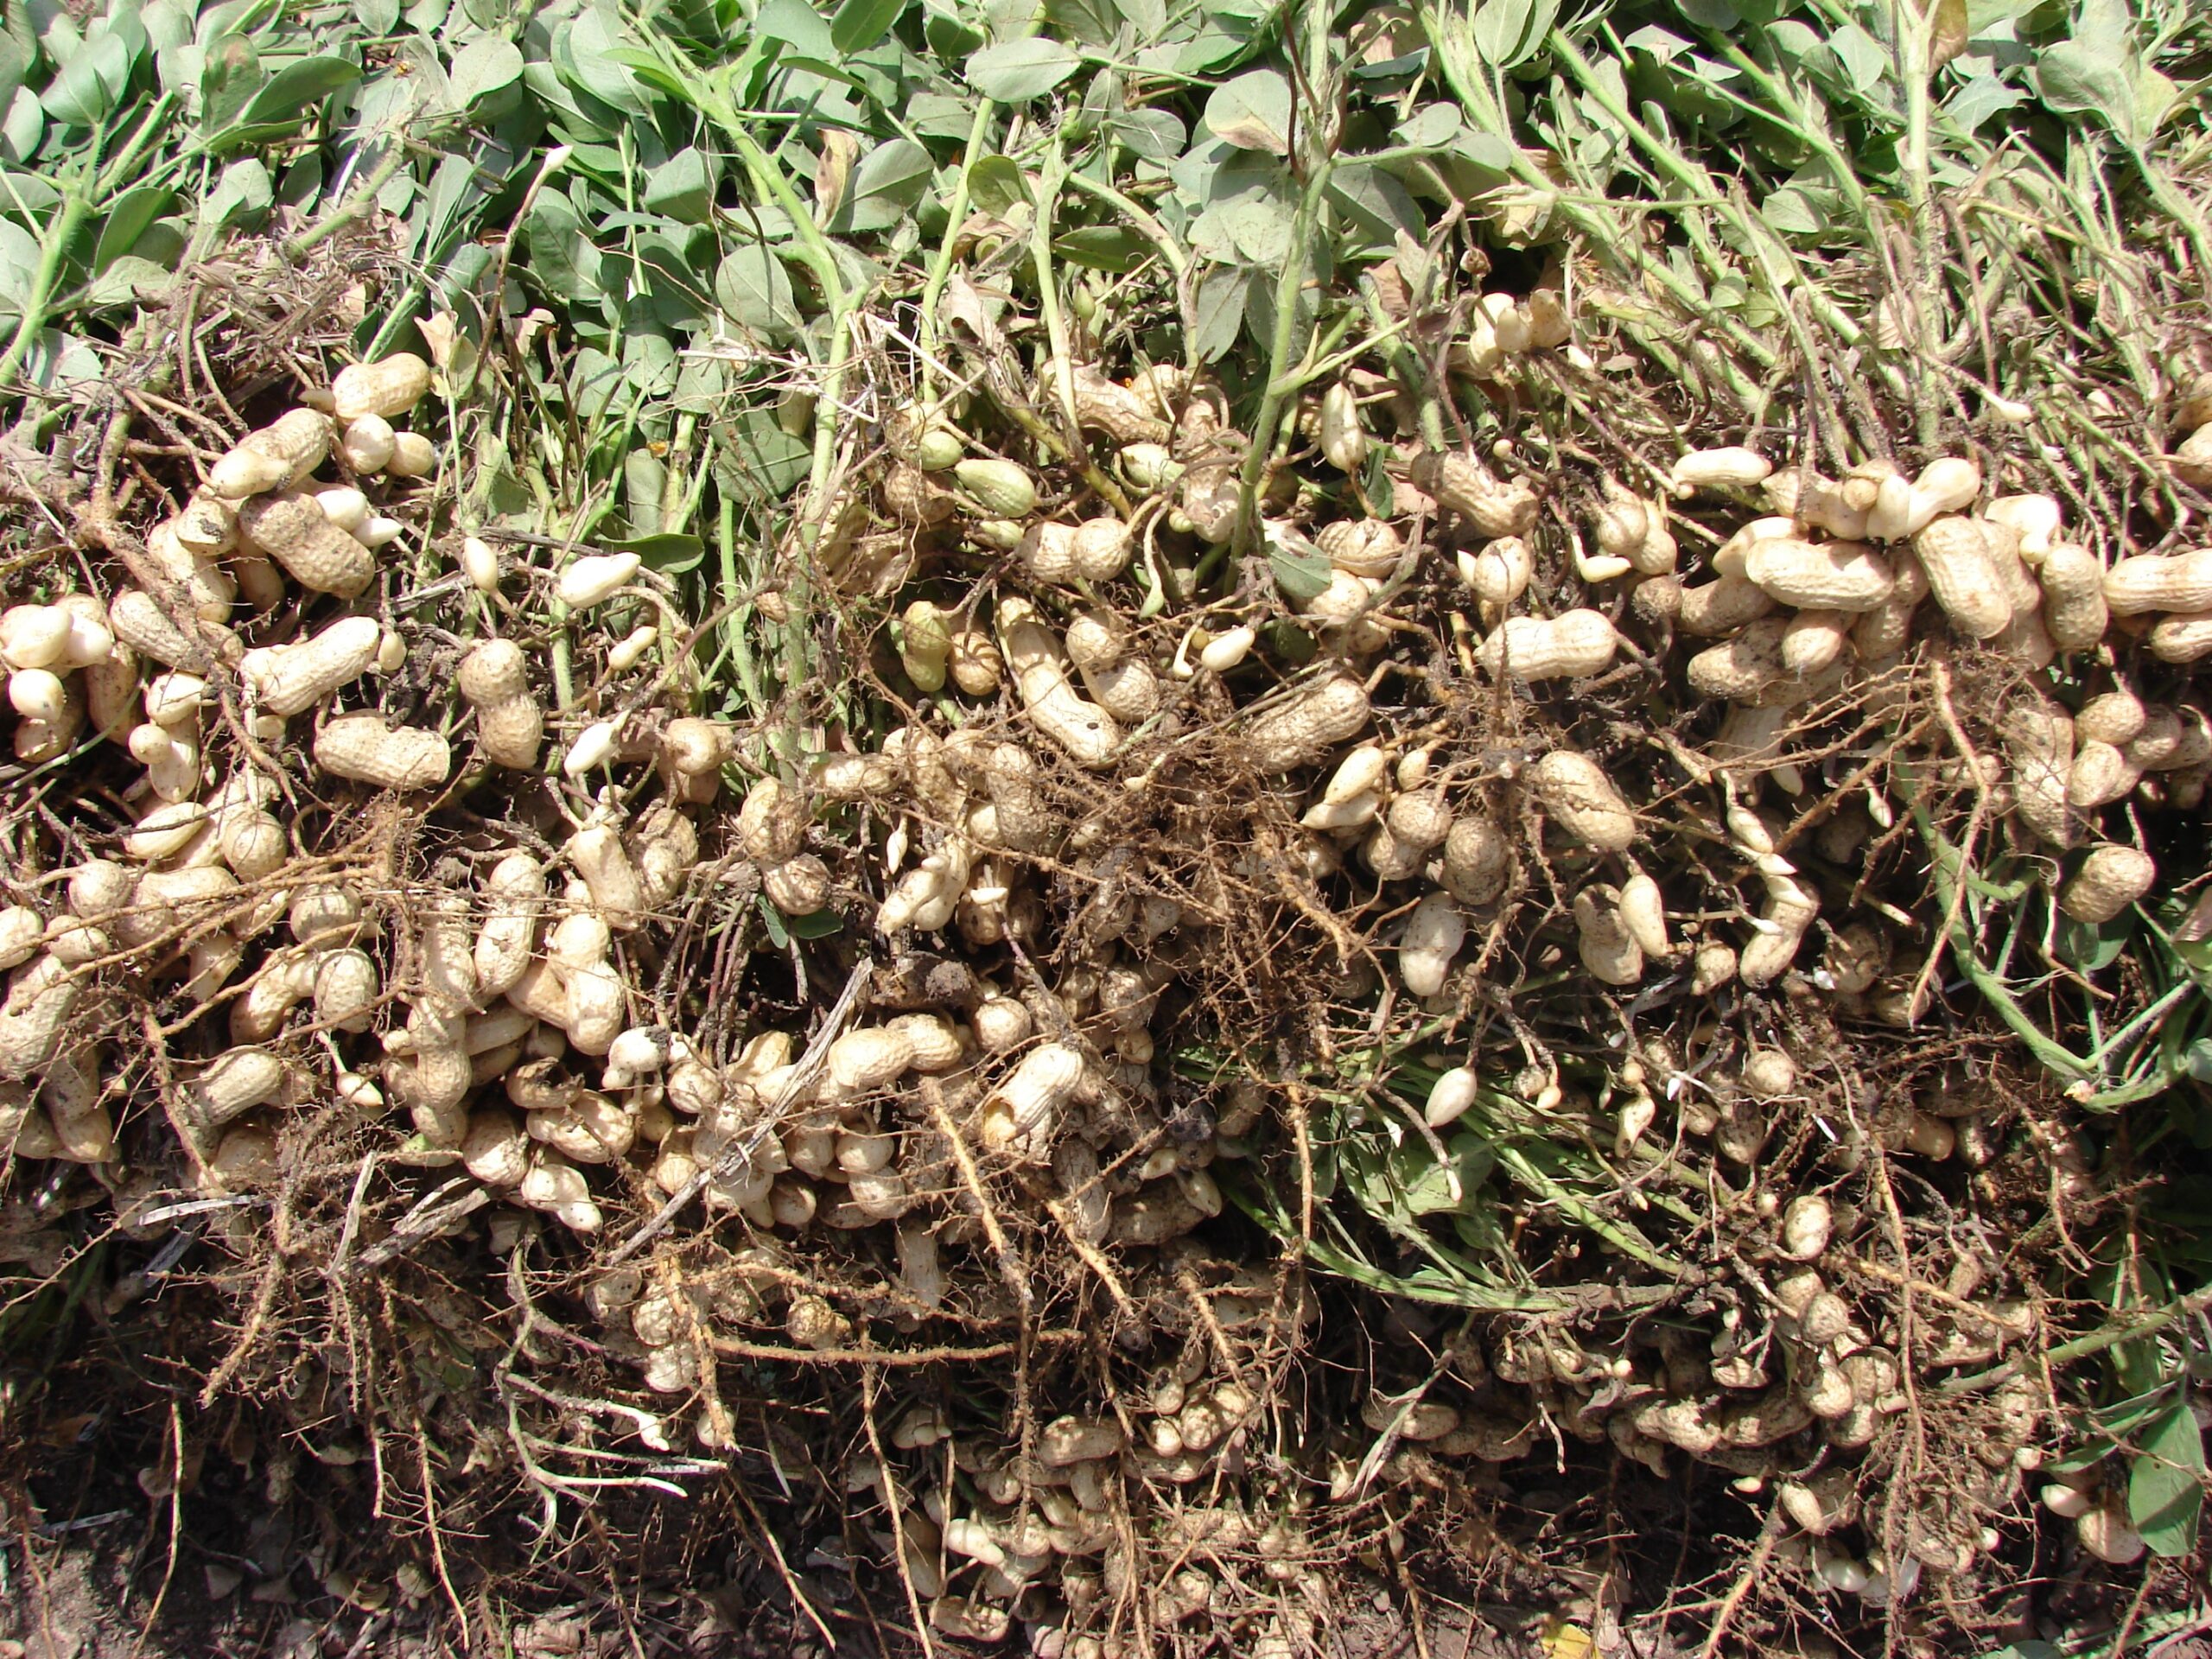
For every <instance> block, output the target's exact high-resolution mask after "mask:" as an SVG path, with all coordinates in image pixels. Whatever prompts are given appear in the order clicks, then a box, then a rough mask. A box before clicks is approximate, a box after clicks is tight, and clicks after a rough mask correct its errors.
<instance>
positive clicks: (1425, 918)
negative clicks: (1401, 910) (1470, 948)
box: [1398, 893, 1467, 997]
mask: <svg viewBox="0 0 2212 1659" xmlns="http://www.w3.org/2000/svg"><path fill="white" fill-rule="evenodd" d="M1466 938H1467V924H1466V920H1465V918H1463V917H1462V916H1461V915H1460V914H1459V911H1458V910H1457V909H1455V908H1454V907H1453V906H1452V899H1451V895H1449V894H1448V893H1428V894H1427V895H1426V896H1425V897H1424V898H1423V899H1421V902H1420V903H1419V904H1417V905H1415V906H1414V907H1413V912H1412V913H1411V914H1410V915H1408V917H1407V918H1406V929H1405V933H1404V935H1403V936H1402V938H1401V939H1400V940H1399V944H1398V977H1399V978H1401V979H1402V980H1403V981H1405V982H1406V989H1407V991H1408V993H1409V994H1410V995H1414V996H1418V997H1430V996H1434V995H1438V994H1439V993H1440V992H1441V991H1442V990H1443V988H1444V981H1445V977H1446V976H1447V975H1448V974H1450V972H1451V971H1452V957H1456V956H1458V955H1459V947H1460V946H1461V945H1462V944H1465V943H1466Z"/></svg>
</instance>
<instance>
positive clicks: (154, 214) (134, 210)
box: [92, 184, 176, 274]
mask: <svg viewBox="0 0 2212 1659" xmlns="http://www.w3.org/2000/svg"><path fill="white" fill-rule="evenodd" d="M174 200H176V192H175V191H174V190H165V189H163V188H162V187H160V186H159V185H152V184H142V185H140V186H139V187H138V188H137V189H135V190H126V191H124V193H123V194H121V195H119V196H118V197H117V198H116V199H115V205H114V206H113V207H110V208H109V209H108V210H107V217H106V219H104V220H102V221H101V224H100V237H99V242H98V243H97V244H95V245H94V247H93V251H92V270H93V272H94V273H95V274H98V273H99V272H100V271H103V270H106V269H107V268H108V267H109V266H110V265H111V264H114V263H115V262H116V261H117V260H118V259H120V258H121V257H123V256H124V255H125V254H127V253H129V252H130V251H131V250H132V249H134V248H136V247H137V245H138V239H139V238H141V237H143V235H145V233H146V227H147V226H149V225H151V224H152V223H153V222H154V221H155V220H156V219H159V218H160V217H161V216H162V214H163V213H167V212H168V208H169V204H170V203H171V202H172V201H174Z"/></svg>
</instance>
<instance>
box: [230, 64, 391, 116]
mask: <svg viewBox="0 0 2212 1659" xmlns="http://www.w3.org/2000/svg"><path fill="white" fill-rule="evenodd" d="M360 78H361V70H360V66H359V65H358V64H354V63H350V62H348V61H347V60H346V59H344V58H302V59H301V60H299V61H298V62H296V63H288V64H286V65H285V66H284V67H283V68H282V69H279V70H278V71H277V73H275V74H273V75H271V76H270V78H269V79H268V81H267V82H266V83H265V84H264V86H262V88H261V90H260V91H259V92H256V93H255V94H254V95H253V99H252V101H251V103H249V104H248V105H246V106H245V112H244V113H243V114H242V115H241V116H240V117H239V118H238V120H239V124H240V125H242V126H261V125H264V124H269V125H276V126H280V127H283V129H285V130H288V131H289V130H290V129H292V128H294V127H296V126H298V125H299V124H301V123H302V121H306V120H311V119H313V118H314V116H315V106H316V105H319V104H321V102H322V100H323V99H326V98H328V97H329V96H330V95H331V94H332V93H333V92H339V91H341V90H342V89H344V88H346V87H347V86H352V85H353V83H354V82H355V81H357V80H359V79H360Z"/></svg>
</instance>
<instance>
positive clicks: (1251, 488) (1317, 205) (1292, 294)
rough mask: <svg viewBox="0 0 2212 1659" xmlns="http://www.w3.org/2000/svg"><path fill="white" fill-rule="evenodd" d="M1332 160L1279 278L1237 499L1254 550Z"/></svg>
mask: <svg viewBox="0 0 2212 1659" xmlns="http://www.w3.org/2000/svg"><path fill="white" fill-rule="evenodd" d="M1333 166H1334V158H1333V157H1332V156H1328V155H1325V154H1324V155H1320V156H1316V157H1315V159H1314V161H1313V171H1312V172H1311V173H1310V174H1309V175H1307V177H1306V189H1305V192H1304V194H1301V195H1300V197H1299V199H1298V211H1297V212H1296V213H1295V214H1294V215H1293V217H1292V220H1291V227H1290V251H1289V252H1288V253H1287V255H1285V256H1284V258H1283V264H1282V270H1281V274H1280V275H1279V276H1278V277H1276V278H1275V327H1274V338H1273V339H1272V340H1269V341H1268V378H1267V382H1266V385H1265V386H1264V387H1263V389H1262V391H1261V393H1260V414H1259V418H1258V419H1257V420H1255V421H1254V422H1253V423H1252V448H1251V452H1250V453H1249V454H1247V455H1246V456H1245V457H1244V471H1243V477H1242V478H1241V479H1240V480H1238V482H1239V484H1240V485H1241V486H1242V487H1241V489H1240V492H1239V494H1238V499H1237V503H1236V537H1235V542H1236V551H1237V552H1238V553H1240V554H1243V553H1249V552H1250V551H1251V550H1252V549H1253V548H1254V547H1255V546H1256V545H1257V544H1258V543H1259V538H1260V487H1261V486H1262V484H1263V483H1264V482H1265V481H1266V480H1267V476H1268V466H1269V465H1270V464H1271V463H1272V462H1273V461H1274V457H1275V450H1276V448H1277V447H1278V440H1279V434H1278V431H1277V429H1278V428H1279V427H1280V426H1281V423H1282V414H1283V399H1284V397H1285V395H1286V394H1285V391H1284V387H1285V385H1287V383H1288V381H1289V377H1290V353H1291V347H1292V346H1293V345H1294V344H1295V342H1296V340H1297V338H1298V299H1299V296H1300V294H1301V293H1302V292H1303V291H1304V290H1305V287H1306V246H1307V245H1308V244H1310V243H1311V242H1312V241H1313V231H1314V226H1315V224H1316V222H1317V221H1318V220H1319V218H1320V216H1321V193H1322V192H1323V191H1324V190H1325V189H1326V188H1328V183H1329V175H1330V173H1331V171H1332V168H1333Z"/></svg>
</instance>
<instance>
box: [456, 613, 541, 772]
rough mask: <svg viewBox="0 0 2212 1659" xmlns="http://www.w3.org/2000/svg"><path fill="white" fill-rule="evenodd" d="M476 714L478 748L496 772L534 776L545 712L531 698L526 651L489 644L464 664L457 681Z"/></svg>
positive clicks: (499, 642)
mask: <svg viewBox="0 0 2212 1659" xmlns="http://www.w3.org/2000/svg"><path fill="white" fill-rule="evenodd" d="M454 680H455V683H457V684H458V685H459V686H460V688H461V696H463V697H465V698H466V699H467V701H468V702H469V704H470V706H471V707H473V708H474V709H475V710H476V745H477V747H478V748H480V750H482V751H483V753H484V758H485V759H486V760H489V761H490V762H491V763H492V764H493V766H505V767H508V768H510V769H512V770H513V771H517V772H529V771H531V770H534V769H535V768H536V766H537V752H538V748H539V747H540V746H541V745H542V744H543V741H544V739H545V711H544V710H543V709H541V708H539V707H538V704H537V698H536V697H534V696H531V690H530V678H529V675H528V673H527V671H526V663H525V659H524V656H523V652H522V647H521V646H520V645H517V644H515V642H514V641H513V640H512V639H486V640H485V641H484V642H483V643H481V644H480V645H478V646H477V647H476V648H475V649H474V651H472V652H469V653H468V655H467V657H465V658H462V659H461V670H460V671H459V673H458V674H456V675H455V676H454Z"/></svg>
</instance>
